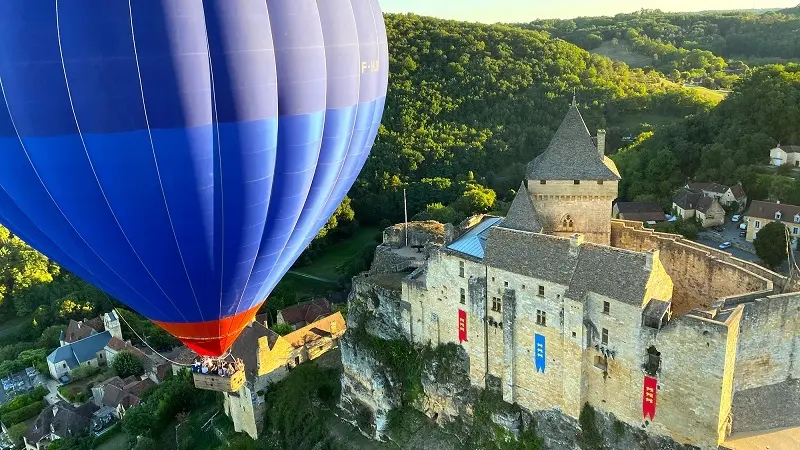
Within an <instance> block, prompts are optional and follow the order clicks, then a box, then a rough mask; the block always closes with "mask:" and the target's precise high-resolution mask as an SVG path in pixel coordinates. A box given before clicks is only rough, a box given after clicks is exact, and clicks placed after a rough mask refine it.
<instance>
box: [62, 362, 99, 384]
mask: <svg viewBox="0 0 800 450" xmlns="http://www.w3.org/2000/svg"><path fill="white" fill-rule="evenodd" d="M102 370H103V369H101V368H100V367H98V366H80V367H78V368H77V369H75V370H73V371H72V372H70V374H69V377H70V379H72V381H80V380H83V379H86V378H89V377H93V376H95V375H97V374H98V373H100V372H101V371H102Z"/></svg>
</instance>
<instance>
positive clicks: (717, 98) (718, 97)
mask: <svg viewBox="0 0 800 450" xmlns="http://www.w3.org/2000/svg"><path fill="white" fill-rule="evenodd" d="M687 89H694V90H696V91H697V92H699V93H700V95H702V96H703V97H705V98H707V99H709V100H711V101H712V102H714V103H719V102H721V101H722V100H725V97H726V96H727V94H725V93H724V92H719V91H713V90H711V89H709V88H705V87H703V86H692V87H688V88H687Z"/></svg>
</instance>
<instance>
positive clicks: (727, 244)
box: [719, 241, 733, 250]
mask: <svg viewBox="0 0 800 450" xmlns="http://www.w3.org/2000/svg"><path fill="white" fill-rule="evenodd" d="M731 247H733V244H731V243H730V242H729V241H725V242H723V243H722V244H719V248H720V250H725V249H726V248H731Z"/></svg>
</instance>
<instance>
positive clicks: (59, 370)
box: [47, 311, 159, 382]
mask: <svg viewBox="0 0 800 450" xmlns="http://www.w3.org/2000/svg"><path fill="white" fill-rule="evenodd" d="M98 323H99V324H101V326H102V329H104V330H105V331H102V332H98V331H97V330H96V329H95V328H93V327H94V326H97V324H98ZM60 341H61V346H60V347H58V348H57V349H55V350H53V352H51V353H50V354H49V355H48V356H47V367H48V369H49V371H50V376H52V377H53V379H56V380H61V379H62V378H64V377H67V378H69V375H70V373H71V372H72V371H73V370H74V369H77V368H78V367H81V366H95V367H97V366H105V365H107V364H109V363H110V362H112V361H113V360H114V357H115V356H116V355H117V353H119V352H120V351H122V350H125V351H129V352H131V353H133V354H134V355H135V356H137V357H138V358H139V359H140V360H141V361H142V365H143V366H144V369H145V373H147V374H148V375H149V376H150V378H151V379H153V381H155V382H158V381H159V379H158V378H157V377H156V376H155V374H154V370H155V365H154V363H153V361H152V360H151V359H150V358H149V357H148V356H147V355H146V354H145V353H144V352H142V351H141V350H139V349H138V348H136V347H134V346H133V345H131V343H130V342H127V341H124V340H122V328H121V326H120V322H119V318H118V317H117V315H116V313H115V312H114V311H112V312H109V313H106V314H103V315H102V316H101V317H97V318H95V319H92V320H83V321H74V320H73V321H70V323H69V325H68V326H67V329H66V330H65V331H63V332H62V333H61V339H60Z"/></svg>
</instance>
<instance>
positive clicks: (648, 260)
mask: <svg viewBox="0 0 800 450" xmlns="http://www.w3.org/2000/svg"><path fill="white" fill-rule="evenodd" d="M644 255H645V260H644V270H645V272H650V271H651V270H653V258H658V250H656V249H654V248H653V249H650V251H649V252H647V253H645V254H644Z"/></svg>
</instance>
